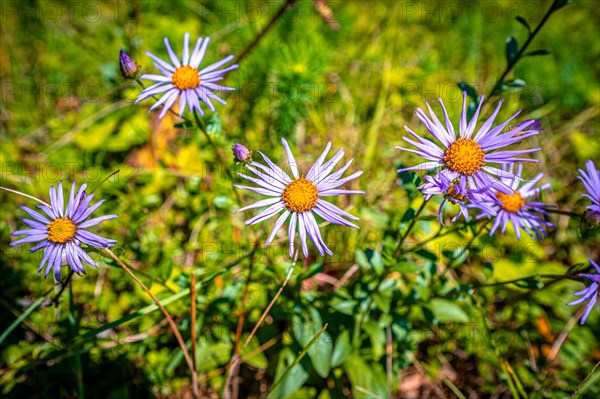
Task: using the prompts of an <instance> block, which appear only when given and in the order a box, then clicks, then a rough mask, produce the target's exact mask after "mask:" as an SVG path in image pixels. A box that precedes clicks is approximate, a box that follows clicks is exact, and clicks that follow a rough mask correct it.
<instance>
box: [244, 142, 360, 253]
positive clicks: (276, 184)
mask: <svg viewBox="0 0 600 399" xmlns="http://www.w3.org/2000/svg"><path fill="white" fill-rule="evenodd" d="M281 143H282V144H283V147H284V149H285V152H286V154H287V158H288V165H289V167H290V169H291V172H292V177H290V176H289V175H288V174H287V173H285V172H284V171H283V169H281V168H280V167H279V166H277V165H275V164H274V163H273V162H272V161H271V160H270V159H269V158H268V157H267V156H266V155H264V154H263V153H261V152H258V153H259V154H260V155H261V156H262V157H263V159H264V161H265V163H266V164H267V165H266V166H265V165H263V164H260V163H258V162H254V161H253V162H249V163H247V164H246V165H245V167H246V169H248V170H249V171H250V172H252V173H253V174H254V175H255V177H251V176H246V175H244V174H242V173H240V174H239V175H240V176H241V177H242V178H244V179H246V180H249V181H251V182H253V183H255V184H256V185H257V186H258V187H253V186H242V185H236V187H237V188H239V189H241V190H249V191H253V192H255V193H258V194H262V195H265V196H267V197H268V198H266V199H263V200H260V201H258V202H256V203H254V204H252V205H249V206H246V207H244V208H241V209H239V210H238V212H241V211H244V210H246V209H251V208H262V207H267V208H266V209H264V210H263V211H262V212H260V213H259V214H258V215H256V216H255V217H253V218H251V219H248V220H246V225H248V226H249V225H253V224H256V223H260V222H262V221H265V220H267V219H270V218H272V217H273V216H275V215H279V217H278V218H277V220H276V221H275V226H274V227H273V230H272V231H271V234H270V235H269V237H268V238H267V241H266V245H267V246H268V245H269V244H270V243H271V242H272V241H273V239H274V238H275V236H276V234H277V232H278V231H279V230H280V229H281V227H282V226H283V225H284V223H285V222H286V221H287V220H288V219H289V224H288V239H289V255H290V257H293V256H294V240H295V237H296V232H298V235H299V236H300V242H301V245H302V253H303V254H304V256H305V257H307V256H308V245H307V240H306V237H307V236H308V237H309V238H310V240H311V241H312V243H313V244H314V246H315V247H316V248H317V250H318V251H319V253H320V254H321V256H324V255H325V254H328V255H332V254H333V253H332V251H331V250H330V249H329V248H328V247H327V245H326V244H325V241H324V240H323V237H322V235H321V231H320V229H319V225H318V223H317V220H316V218H315V215H317V216H319V217H320V218H322V219H324V220H326V221H327V222H330V223H333V224H341V225H344V226H347V227H353V228H358V226H357V225H356V224H354V223H352V222H350V221H349V220H348V219H350V220H358V218H357V217H356V216H354V215H351V214H350V213H347V212H345V211H343V210H341V209H340V208H338V207H337V206H335V205H334V204H332V203H331V202H329V201H327V200H325V198H326V197H333V196H337V195H340V194H364V191H360V190H344V189H339V187H340V186H342V185H343V184H345V183H347V182H349V181H352V180H354V179H356V178H357V177H359V176H360V175H361V174H362V171H358V172H355V173H353V174H351V175H350V176H347V177H344V178H342V175H343V174H344V172H345V171H346V170H347V169H348V168H349V167H350V164H351V163H352V159H351V160H349V161H348V162H347V163H346V164H345V165H344V166H342V167H341V168H340V169H339V170H337V171H336V172H334V173H332V172H333V169H334V168H335V166H336V165H337V163H338V162H339V161H340V160H341V159H342V157H343V156H344V151H343V150H339V151H338V152H337V153H336V154H335V155H334V156H333V157H332V158H331V159H330V160H329V161H327V162H325V158H326V157H327V154H328V152H329V150H330V148H331V143H328V144H327V146H326V147H325V150H324V151H323V153H322V154H321V156H319V158H318V159H317V160H316V161H315V163H314V164H313V165H312V167H311V168H310V169H309V170H308V172H307V173H306V176H304V175H303V174H300V170H299V168H298V165H297V164H296V161H295V159H294V156H293V154H292V151H291V149H290V147H289V145H288V143H287V141H286V140H285V139H283V138H282V139H281Z"/></svg>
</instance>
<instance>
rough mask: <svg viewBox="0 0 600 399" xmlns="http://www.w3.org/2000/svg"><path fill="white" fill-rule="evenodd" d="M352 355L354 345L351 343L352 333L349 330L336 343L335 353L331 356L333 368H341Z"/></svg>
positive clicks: (343, 332)
mask: <svg viewBox="0 0 600 399" xmlns="http://www.w3.org/2000/svg"><path fill="white" fill-rule="evenodd" d="M351 353H352V344H351V343H350V333H349V332H348V330H344V331H342V333H341V334H340V335H339V336H338V338H337V340H336V341H335V345H334V347H333V352H332V354H331V367H332V368H335V367H338V366H340V365H341V364H342V363H344V361H345V360H346V359H347V358H348V356H350V354H351Z"/></svg>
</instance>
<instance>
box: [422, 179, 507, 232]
mask: <svg viewBox="0 0 600 399" xmlns="http://www.w3.org/2000/svg"><path fill="white" fill-rule="evenodd" d="M424 179H425V183H423V184H422V185H420V186H419V187H418V189H419V190H421V192H422V193H423V194H424V196H423V197H424V198H425V199H426V200H429V199H430V198H431V197H432V196H434V195H443V196H444V199H443V200H442V203H441V204H440V207H439V210H438V220H439V221H440V223H441V224H442V225H444V221H443V218H442V210H443V209H444V205H445V204H446V202H447V201H450V203H452V204H455V205H458V206H459V207H460V210H459V212H458V213H457V214H456V215H455V216H454V217H453V218H452V220H451V222H452V223H454V222H455V221H457V220H458V218H460V216H461V215H462V216H464V218H465V220H468V219H469V208H472V207H474V205H472V204H471V203H473V202H477V203H479V209H481V210H482V211H484V212H486V213H487V214H488V215H489V216H494V215H495V214H496V213H495V211H494V210H493V209H492V208H490V207H489V206H488V205H487V204H485V203H482V202H481V201H480V200H479V196H477V195H475V193H476V191H469V190H467V187H466V186H465V185H464V181H463V182H462V184H461V181H460V179H457V180H456V181H454V182H452V181H450V180H448V178H447V177H446V176H445V175H443V174H441V173H438V174H437V175H435V176H425V177H424Z"/></svg>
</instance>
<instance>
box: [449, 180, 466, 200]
mask: <svg viewBox="0 0 600 399" xmlns="http://www.w3.org/2000/svg"><path fill="white" fill-rule="evenodd" d="M446 195H448V196H449V197H452V198H454V199H455V200H458V201H464V200H465V195H464V194H459V193H457V192H456V186H455V185H454V183H452V184H450V187H449V188H448V190H447V191H446Z"/></svg>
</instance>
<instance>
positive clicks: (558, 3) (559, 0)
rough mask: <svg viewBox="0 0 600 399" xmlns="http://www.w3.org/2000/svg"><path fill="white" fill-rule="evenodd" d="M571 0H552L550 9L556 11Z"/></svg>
mask: <svg viewBox="0 0 600 399" xmlns="http://www.w3.org/2000/svg"><path fill="white" fill-rule="evenodd" d="M572 1H573V0H554V3H552V7H551V8H550V9H551V10H552V12H554V11H557V10H559V9H561V8H563V7H564V6H566V5H567V4H571V2H572Z"/></svg>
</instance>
